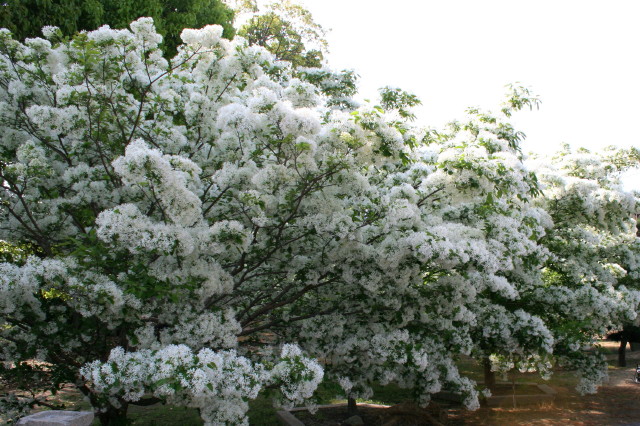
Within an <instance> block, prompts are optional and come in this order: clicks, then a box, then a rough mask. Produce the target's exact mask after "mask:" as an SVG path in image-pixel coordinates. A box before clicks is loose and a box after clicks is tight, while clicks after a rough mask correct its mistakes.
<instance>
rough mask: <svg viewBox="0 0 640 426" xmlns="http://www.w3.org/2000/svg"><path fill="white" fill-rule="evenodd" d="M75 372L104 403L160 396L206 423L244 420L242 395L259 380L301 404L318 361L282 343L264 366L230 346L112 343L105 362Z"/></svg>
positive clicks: (253, 391) (315, 378) (252, 391)
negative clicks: (135, 347)
mask: <svg viewBox="0 0 640 426" xmlns="http://www.w3.org/2000/svg"><path fill="white" fill-rule="evenodd" d="M80 374H81V375H82V376H83V377H84V378H85V379H86V380H87V381H88V382H89V383H90V384H91V385H92V386H93V387H94V389H95V390H96V391H98V392H100V393H103V394H105V395H107V396H108V397H107V401H108V403H110V404H112V405H116V406H118V405H119V404H120V402H119V398H121V400H124V401H127V402H134V401H138V400H140V399H141V398H142V397H143V396H145V395H149V394H150V395H153V396H154V397H157V398H159V399H161V400H162V401H165V402H168V403H172V404H177V405H184V406H188V407H195V408H198V410H199V411H200V413H201V416H202V419H203V420H204V422H205V424H206V425H248V421H247V418H246V412H247V410H248V403H247V400H249V399H254V398H255V397H256V396H257V395H258V392H259V391H260V389H261V388H262V387H263V386H265V385H271V384H275V385H279V386H280V388H281V390H282V395H283V397H284V398H285V400H289V401H290V403H291V404H294V403H304V402H306V399H308V398H310V397H311V395H312V393H313V391H314V390H315V389H316V387H317V386H318V384H319V383H320V381H321V380H322V376H323V373H322V368H321V367H320V366H319V365H318V363H317V362H316V361H314V360H311V359H309V358H305V357H304V356H303V355H302V352H301V351H300V349H299V348H298V347H296V346H293V345H285V347H283V349H282V354H281V358H280V359H279V360H278V362H277V363H276V364H275V366H274V367H273V368H272V369H271V370H268V369H266V368H264V367H263V366H262V365H260V364H254V363H252V362H251V360H249V359H247V358H245V357H242V356H238V355H237V354H236V352H235V351H234V350H228V351H218V352H215V351H212V350H211V349H208V348H205V349H201V350H200V351H198V352H197V353H195V352H193V351H192V350H191V349H190V348H189V346H186V345H167V346H164V347H162V348H161V349H158V350H148V349H142V350H138V351H136V352H126V351H125V350H124V349H123V348H121V347H117V348H114V349H113V350H112V351H111V353H110V355H109V359H108V360H107V361H106V362H100V361H93V362H91V363H88V364H85V365H84V366H83V367H82V368H81V369H80Z"/></svg>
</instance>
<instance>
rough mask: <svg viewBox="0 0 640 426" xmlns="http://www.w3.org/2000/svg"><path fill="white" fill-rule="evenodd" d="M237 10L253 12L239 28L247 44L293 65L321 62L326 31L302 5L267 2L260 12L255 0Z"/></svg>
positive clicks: (239, 32) (241, 4)
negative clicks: (262, 11)
mask: <svg viewBox="0 0 640 426" xmlns="http://www.w3.org/2000/svg"><path fill="white" fill-rule="evenodd" d="M238 10H239V11H241V12H250V13H252V14H253V16H251V17H250V18H249V20H248V21H247V23H246V24H244V25H242V26H241V27H240V29H239V30H238V34H239V35H241V36H242V37H244V38H246V39H247V41H248V42H249V44H257V45H259V46H262V47H265V48H266V49H267V50H269V51H270V52H271V53H273V54H274V55H275V56H276V59H279V60H284V61H290V62H291V64H292V65H293V66H294V67H297V66H303V67H319V66H320V65H321V63H322V59H323V58H324V56H323V54H325V53H327V40H326V39H325V32H326V31H325V30H324V28H322V26H321V25H320V24H318V23H316V22H315V21H314V20H313V16H312V15H311V12H309V11H308V10H307V9H305V8H304V7H302V6H301V5H299V4H296V3H294V2H292V1H289V0H284V1H281V2H275V3H270V4H268V5H267V6H266V7H265V10H266V11H265V12H264V13H260V8H259V7H258V5H257V2H255V1H251V0H248V1H246V0H245V1H242V2H240V4H239V6H238Z"/></svg>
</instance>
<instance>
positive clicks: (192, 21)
mask: <svg viewBox="0 0 640 426" xmlns="http://www.w3.org/2000/svg"><path fill="white" fill-rule="evenodd" d="M142 16H150V17H152V18H153V19H154V22H155V25H156V27H157V29H158V32H159V33H160V34H161V35H162V36H163V37H164V44H163V46H164V51H165V55H167V57H172V56H173V55H175V53H176V48H177V46H178V44H180V32H181V31H182V29H184V28H200V27H203V26H205V25H211V24H218V25H222V26H223V28H224V36H225V37H227V38H231V37H233V35H234V32H235V30H234V28H233V26H232V23H233V12H232V11H231V9H229V8H228V7H227V6H225V4H224V3H222V2H221V1H219V0H145V1H135V0H8V1H5V2H3V5H2V7H0V28H8V29H9V30H10V31H11V32H12V33H13V35H14V36H15V38H16V39H19V40H23V39H25V38H27V37H41V36H42V32H41V30H42V28H43V27H45V26H48V25H52V26H57V27H59V28H60V30H61V32H62V34H63V35H65V36H72V35H74V34H75V33H77V32H79V31H83V30H85V31H89V30H95V29H96V28H98V27H100V26H101V25H109V26H111V27H112V28H126V27H127V26H128V25H129V23H130V22H131V21H133V20H135V19H137V18H139V17H142Z"/></svg>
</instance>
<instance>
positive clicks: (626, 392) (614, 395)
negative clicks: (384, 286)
mask: <svg viewBox="0 0 640 426" xmlns="http://www.w3.org/2000/svg"><path fill="white" fill-rule="evenodd" d="M608 358H609V359H610V360H611V361H614V360H617V355H616V354H613V355H609V356H608ZM636 363H640V351H636V352H629V351H627V367H626V368H611V369H609V382H608V383H606V384H605V385H604V386H602V387H600V388H599V389H598V393H597V394H595V395H586V396H580V395H578V394H576V392H575V391H574V390H573V389H569V388H562V387H557V386H555V387H554V389H555V390H556V391H558V396H557V397H556V400H555V402H554V403H553V404H546V405H542V406H536V407H529V408H526V407H523V408H515V409H513V408H481V409H479V410H477V411H475V412H472V413H468V412H460V413H455V412H453V413H451V415H450V417H449V420H450V422H449V423H450V424H452V425H495V426H505V425H564V426H605V425H626V426H631V425H637V426H640V384H637V383H635V382H634V381H633V377H634V374H635V366H636Z"/></svg>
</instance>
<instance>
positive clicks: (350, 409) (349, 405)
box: [347, 397, 358, 416]
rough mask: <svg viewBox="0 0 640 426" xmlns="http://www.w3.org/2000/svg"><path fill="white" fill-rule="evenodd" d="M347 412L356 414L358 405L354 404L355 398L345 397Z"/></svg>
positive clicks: (350, 414)
mask: <svg viewBox="0 0 640 426" xmlns="http://www.w3.org/2000/svg"><path fill="white" fill-rule="evenodd" d="M347 414H348V415H349V416H355V415H356V414H358V405H357V404H356V399H355V398H351V397H348V398H347Z"/></svg>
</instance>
